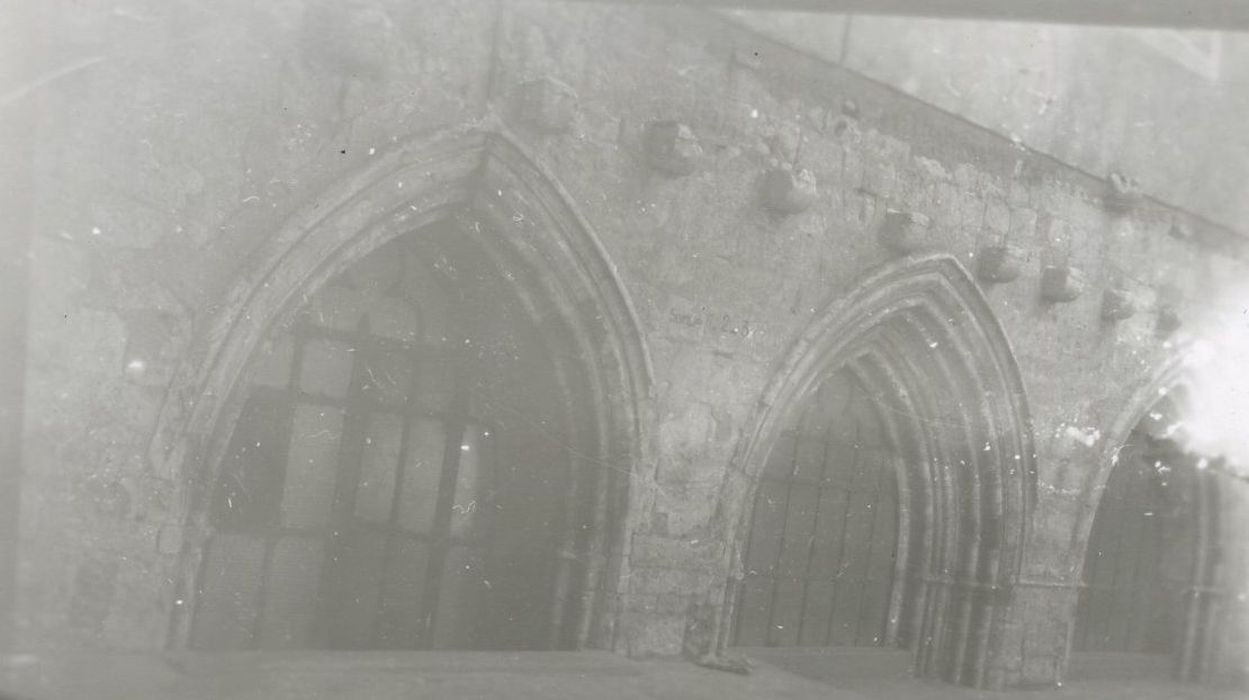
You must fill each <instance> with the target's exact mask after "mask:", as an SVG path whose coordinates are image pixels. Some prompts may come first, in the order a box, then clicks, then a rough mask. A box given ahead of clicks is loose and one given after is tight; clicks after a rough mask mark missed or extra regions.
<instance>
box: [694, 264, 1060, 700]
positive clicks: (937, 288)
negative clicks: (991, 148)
mask: <svg viewBox="0 0 1249 700" xmlns="http://www.w3.org/2000/svg"><path fill="white" fill-rule="evenodd" d="M843 367H845V368H848V369H850V370H851V371H852V372H855V373H857V374H860V375H861V376H863V377H864V378H865V379H866V382H865V383H867V384H868V385H869V387H871V388H872V389H873V390H874V391H880V392H881V393H882V396H881V404H880V405H881V407H882V409H883V410H885V411H886V412H893V413H895V414H896V415H895V416H894V417H893V418H892V419H890V418H889V417H886V418H887V422H889V423H891V424H893V425H894V426H896V427H895V428H894V429H892V430H891V433H894V434H897V435H898V442H899V444H898V445H896V446H895V447H896V448H897V449H898V450H899V452H900V454H901V456H902V460H901V461H902V462H903V463H904V464H903V465H902V467H901V472H902V473H901V474H900V475H899V476H900V479H899V488H900V494H903V495H904V496H905V498H906V499H907V500H908V501H909V502H910V505H909V506H908V505H907V504H903V505H902V507H903V509H908V508H909V512H906V513H903V518H904V519H903V522H904V523H905V522H907V519H909V520H910V521H911V522H913V523H914V524H913V525H912V526H910V527H906V528H902V527H900V528H899V543H898V552H899V553H900V555H902V556H905V557H906V558H908V559H909V560H910V561H908V562H901V561H899V562H898V572H899V575H900V576H903V577H904V578H905V579H906V582H905V583H903V584H902V585H903V586H905V589H904V590H905V593H904V594H902V595H895V596H894V600H895V601H896V602H895V603H894V607H893V608H891V612H890V617H891V618H896V617H898V616H901V617H903V618H905V619H904V620H903V622H902V623H901V627H902V628H904V629H906V628H908V624H909V625H910V626H909V629H910V632H909V633H907V634H906V635H905V636H906V637H908V638H909V645H910V646H911V647H912V648H913V649H914V651H915V668H916V671H917V672H918V673H920V674H922V675H926V676H933V677H939V678H943V679H945V680H948V681H952V682H957V683H962V684H965V685H972V686H988V687H1002V686H1004V685H1007V684H1009V683H1011V682H1013V679H1014V678H1016V677H1017V671H1018V669H1017V668H1016V664H1017V663H1018V660H1017V659H1013V658H1012V657H1011V656H1010V655H1009V654H1007V653H1003V652H1002V650H1003V649H1004V648H1006V647H1007V646H1013V648H1015V649H1018V646H1019V645H1018V640H1017V639H1013V638H1012V639H1009V640H1008V639H1007V637H1008V636H1011V635H1013V634H1016V633H1015V632H1011V631H1009V630H1010V626H1008V625H1006V624H1005V622H1006V620H1007V618H1008V617H1009V616H1010V614H1011V612H1012V611H1011V605H1012V602H1013V593H1014V590H1013V587H1014V583H1015V582H1016V580H1017V579H1018V574H1019V571H1020V565H1021V562H1022V555H1023V544H1024V540H1025V536H1026V530H1027V524H1028V522H1029V520H1030V516H1031V509H1032V505H1033V503H1034V502H1035V490H1036V470H1035V456H1036V455H1035V449H1034V445H1033V436H1032V426H1031V420H1030V417H1029V412H1028V400H1027V395H1026V392H1025V388H1024V384H1023V380H1022V377H1021V375H1020V372H1019V367H1018V365H1017V363H1016V360H1015V356H1014V353H1013V351H1012V348H1011V346H1010V343H1009V341H1008V339H1007V337H1006V334H1005V332H1004V331H1003V329H1002V327H1001V325H1000V323H999V322H998V320H997V318H996V316H995V315H994V314H993V312H992V310H991V308H990V307H989V305H988V303H987V301H986V300H985V298H984V296H983V294H982V293H981V292H980V290H979V289H978V287H977V286H976V284H975V282H974V281H973V279H972V278H971V276H970V275H969V274H968V273H967V271H966V270H965V269H964V268H963V267H962V265H961V264H960V263H959V262H958V261H957V260H956V259H955V258H953V257H952V256H948V255H932V256H924V257H912V258H907V259H904V260H899V261H894V262H891V263H889V264H887V265H885V266H883V267H882V268H879V269H878V270H876V271H874V272H872V273H870V274H869V275H867V276H866V277H865V278H863V279H862V280H860V281H859V282H858V283H857V284H856V285H854V286H853V288H852V291H851V292H850V293H849V294H847V295H845V296H844V297H842V298H840V299H838V300H835V301H832V302H831V303H829V304H828V305H827V306H826V307H825V308H824V309H823V310H822V311H820V312H819V313H817V314H816V316H815V318H814V320H813V321H812V322H811V323H810V324H809V325H808V326H807V327H806V328H805V329H804V330H803V331H802V332H801V334H800V335H799V336H798V337H797V338H796V339H795V340H794V342H793V343H792V345H791V347H790V349H789V351H788V352H787V353H786V354H785V356H784V358H783V360H782V361H781V362H780V363H779V365H778V366H777V368H776V369H775V371H774V373H773V379H772V380H771V382H770V383H769V385H768V387H767V388H766V389H765V391H764V393H763V395H762V396H761V397H760V400H759V402H758V404H757V406H756V409H755V412H754V416H753V417H752V419H751V422H750V423H749V424H750V425H751V426H752V428H751V432H750V433H748V434H747V435H746V436H745V437H744V438H743V440H742V441H741V442H740V443H739V445H738V448H737V451H736V452H735V454H734V457H733V461H732V464H731V465H730V469H729V472H728V475H727V477H726V480H725V484H724V487H723V493H722V497H721V500H720V511H719V512H718V513H717V518H718V519H719V522H720V526H721V527H723V528H724V530H723V531H724V532H726V533H728V534H727V535H726V538H727V540H728V542H729V546H728V547H727V548H726V557H727V559H728V561H726V563H725V566H726V569H727V570H728V571H730V572H733V574H732V578H733V579H734V580H740V577H741V567H742V562H741V556H742V549H743V546H744V542H745V541H746V539H747V537H748V530H749V527H750V521H751V512H752V509H753V504H754V497H755V491H756V485H757V483H758V477H759V474H760V472H761V470H762V468H763V466H764V464H765V463H766V461H767V457H768V453H769V452H770V451H771V449H772V446H773V444H774V443H775V442H776V440H777V438H778V437H779V435H780V433H781V431H782V430H783V429H784V428H785V426H786V425H788V424H789V423H790V422H791V421H792V420H793V418H794V417H795V416H796V415H797V413H798V412H799V411H801V410H802V407H803V405H804V403H805V401H806V399H807V398H808V397H809V396H810V395H811V394H812V393H813V392H814V391H815V390H816V389H818V387H819V385H820V384H821V382H822V381H823V380H824V379H825V378H826V377H827V376H828V375H829V374H831V373H832V372H834V371H836V370H838V369H840V368H843ZM883 394H888V396H884V395H883ZM907 530H912V531H913V532H916V533H918V534H917V535H916V536H908V534H907V532H906V531H907ZM734 588H735V586H733V585H730V586H729V587H727V590H728V591H729V592H728V593H726V600H725V604H724V605H723V607H722V612H721V615H720V619H719V622H718V630H717V643H718V645H719V646H720V647H723V646H725V645H727V644H728V643H729V641H730V634H731V632H730V628H731V623H732V619H733V616H734V613H735V611H734V610H733V607H734V600H733V596H732V594H731V590H732V589H734ZM892 624H895V625H897V624H898V623H897V622H896V620H895V622H894V623H892Z"/></svg>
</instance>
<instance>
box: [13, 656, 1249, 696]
mask: <svg viewBox="0 0 1249 700" xmlns="http://www.w3.org/2000/svg"><path fill="white" fill-rule="evenodd" d="M748 653H749V654H750V656H751V657H752V658H753V659H754V660H755V669H754V672H753V673H751V674H750V675H747V676H741V675H736V674H731V673H725V672H720V671H711V670H707V669H703V668H699V667H697V666H694V665H692V664H688V663H682V662H676V661H642V662H638V661H630V660H628V659H626V658H624V657H621V656H617V655H613V654H609V653H606V652H579V653H563V652H526V653H519V654H513V653H494V652H419V653H402V652H329V653H322V652H289V653H288V652H276V653H275V652H266V653H264V654H256V653H229V654H166V655H159V656H154V655H94V656H61V657H56V658H37V657H33V656H26V657H9V658H8V659H7V660H5V661H4V663H3V669H2V670H0V693H2V694H0V697H3V698H5V699H6V700H8V699H9V698H12V699H14V700H20V699H27V698H29V699H30V700H61V699H66V700H69V699H75V700H76V699H78V698H92V699H99V700H147V699H148V698H151V699H156V698H160V699H162V700H163V699H166V698H169V699H176V700H201V699H203V700H209V699H211V700H244V699H247V700H252V699H256V700H259V699H261V698H264V699H269V698H272V699H275V700H280V699H286V698H299V699H300V700H317V699H321V698H324V699H327V700H328V699H329V698H335V699H338V698H367V699H368V700H389V699H391V698H394V699H398V698H404V699H405V700H408V699H411V698H431V699H442V698H446V699H448V700H450V699H454V700H471V699H477V698H491V699H493V698H506V699H508V700H530V699H534V700H537V699H538V698H541V699H542V700H548V699H552V698H561V699H562V698H570V699H571V698H591V699H593V700H617V699H619V700H626V699H629V700H634V699H639V698H640V699H645V698H690V699H692V700H704V699H705V700H738V699H741V700H747V699H749V700H762V699H770V698H778V699H788V700H797V699H804V698H813V699H814V698H820V699H821V700H829V699H835V700H867V699H870V698H890V699H894V698H917V699H924V700H945V699H947V698H948V699H950V700H968V699H971V698H981V697H983V698H1009V697H1011V696H1014V697H1030V698H1031V697H1035V698H1041V697H1047V698H1055V700H1073V699H1089V700H1092V699H1094V698H1096V699H1098V700H1102V699H1104V700H1116V699H1118V698H1124V699H1125V700H1126V699H1127V698H1132V699H1134V700H1136V699H1140V700H1152V699H1154V698H1157V699H1158V700H1162V699H1163V698H1167V699H1170V698H1193V699H1196V698H1218V699H1220V700H1222V699H1224V698H1243V697H1245V696H1243V695H1233V694H1227V693H1217V692H1214V691H1211V690H1209V689H1203V688H1199V687H1194V686H1182V685H1177V684H1172V683H1169V682H1167V681H1166V680H1165V678H1161V679H1160V678H1156V677H1152V676H1150V675H1149V674H1145V675H1140V674H1137V675H1136V676H1135V677H1133V678H1129V679H1127V680H1124V679H1122V678H1118V679H1116V678H1109V677H1101V678H1098V677H1095V676H1096V675H1097V674H1096V673H1094V674H1091V676H1090V677H1088V678H1086V679H1085V680H1082V681H1073V682H1071V683H1068V684H1067V685H1066V686H1065V687H1063V688H1061V689H1059V690H1056V691H1048V692H1038V691H1018V692H1016V693H1010V694H1005V695H1003V694H998V693H987V692H986V693H978V692H975V691H969V690H964V689H958V688H952V687H949V686H944V685H940V684H934V683H927V682H922V681H917V680H915V679H912V678H910V677H909V675H908V674H907V673H906V657H905V655H899V654H898V653H896V652H878V651H877V652H845V651H840V652H839V651H830V650H816V651H809V650H787V651H784V652H778V650H751V651H749V652H748ZM1090 668H1092V669H1100V670H1101V672H1102V675H1103V676H1107V675H1109V676H1117V675H1119V672H1118V671H1114V672H1112V671H1111V670H1110V669H1112V668H1114V664H1105V663H1101V662H1100V661H1098V662H1095V663H1093V664H1091V665H1090ZM786 669H789V670H786ZM1121 670H1122V669H1121ZM790 671H793V672H792V673H791V672H790ZM1154 675H1156V674H1154Z"/></svg>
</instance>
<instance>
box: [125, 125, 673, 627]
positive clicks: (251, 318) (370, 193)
mask: <svg viewBox="0 0 1249 700" xmlns="http://www.w3.org/2000/svg"><path fill="white" fill-rule="evenodd" d="M569 202H570V199H569V198H568V196H567V194H566V193H565V192H564V191H563V190H562V188H561V187H560V186H559V184H558V183H557V182H556V181H555V180H553V179H552V178H551V177H549V176H548V175H546V174H545V172H544V171H543V169H542V168H541V166H540V165H539V164H538V163H537V162H536V161H535V159H534V158H532V157H531V156H530V155H528V154H527V153H525V152H524V151H523V150H522V148H521V147H520V146H518V145H517V144H516V143H515V142H514V141H513V140H512V139H511V138H509V137H508V136H507V135H506V134H503V133H497V132H485V131H480V130H475V129H467V128H457V129H452V130H448V131H441V132H437V133H432V134H425V135H421V136H419V137H414V138H413V139H411V140H410V141H408V142H405V143H401V144H399V145H397V146H396V147H394V148H393V149H391V150H389V151H387V152H384V153H380V154H379V155H378V156H377V158H376V159H374V160H373V161H371V162H370V163H369V165H368V166H367V167H365V168H363V169H362V170H360V171H359V172H357V173H354V174H352V175H350V176H348V177H346V178H344V179H343V180H342V181H340V182H339V183H338V184H337V185H336V186H334V187H332V188H330V189H329V190H327V191H324V192H322V193H321V194H319V195H318V196H316V197H315V198H314V199H313V201H311V202H309V203H308V204H307V205H306V206H305V207H304V208H303V209H302V210H301V211H300V212H298V213H297V214H296V215H294V216H293V217H291V218H290V219H289V220H288V221H287V222H286V224H285V225H283V226H282V227H281V228H280V229H279V230H277V231H275V232H273V233H272V234H271V235H270V236H269V237H268V238H267V239H266V241H265V242H264V244H263V245H261V246H260V247H259V249H258V251H257V253H256V254H255V255H253V256H252V258H251V259H250V260H249V262H248V263H247V264H246V265H245V267H244V271H243V272H242V273H241V274H240V275H239V277H238V278H237V280H236V281H235V283H234V284H233V286H232V287H231V288H230V289H229V290H228V292H227V293H226V294H225V296H224V300H223V302H222V303H221V304H220V305H219V306H217V307H216V309H215V311H214V312H213V313H212V314H211V315H210V316H208V317H206V318H204V319H202V324H201V325H202V331H201V332H199V333H198V334H197V336H196V340H195V341H194V342H193V344H192V346H191V348H190V350H189V351H188V353H187V355H186V356H185V358H184V360H183V362H182V364H181V366H180V367H179V369H178V370H177V372H176V374H175V379H174V381H173V382H172V384H171V389H170V391H169V393H168V395H167V399H166V402H165V404H164V406H163V408H162V411H161V414H160V415H159V417H158V420H157V426H156V430H155V433H154V436H153V440H152V445H151V447H150V450H149V457H150V460H151V462H152V463H153V464H154V465H155V466H156V468H157V469H158V470H160V471H161V472H162V473H164V474H165V475H167V476H168V477H170V478H173V479H176V480H178V481H179V482H181V483H186V484H189V486H188V487H187V490H188V493H187V494H186V496H185V498H183V501H184V503H185V504H186V506H185V513H184V516H185V523H184V527H183V529H184V533H185V534H184V537H183V545H182V552H181V564H180V567H181V569H180V576H179V581H178V582H177V586H178V589H177V591H176V592H175V595H174V598H176V600H177V603H173V601H171V615H170V627H169V633H168V636H167V642H166V643H167V645H168V646H170V647H175V648H176V647H182V646H185V645H187V644H188V643H189V642H190V640H191V636H192V633H191V628H192V618H193V612H192V611H193V610H194V609H195V606H196V597H197V593H198V590H197V584H196V581H197V576H198V572H199V571H200V569H201V567H202V564H203V561H204V556H205V555H204V548H205V544H206V542H207V541H208V539H209V538H210V536H211V534H212V532H213V530H214V522H213V518H212V515H211V513H210V510H211V508H210V507H209V506H210V503H211V500H212V494H213V492H214V488H215V484H216V482H217V479H218V477H219V475H220V468H221V465H222V463H223V460H224V459H225V457H226V456H227V452H228V450H229V449H230V442H231V433H232V431H233V430H234V426H235V424H236V423H237V421H238V420H239V417H240V415H241V414H242V413H243V411H244V406H245V404H246V400H247V396H246V395H247V391H246V386H245V385H246V379H247V377H248V376H249V372H251V371H252V370H251V367H252V364H253V362H254V361H255V360H256V358H257V357H258V354H259V353H260V348H261V347H262V346H263V344H264V341H265V338H266V336H267V335H268V334H269V333H270V331H271V329H274V328H277V327H281V326H283V325H285V324H288V323H289V322H290V321H291V319H293V318H295V317H296V315H297V314H298V313H299V312H300V310H301V308H302V307H303V306H304V305H305V304H306V303H307V301H308V299H309V298H311V297H312V296H314V294H315V292H316V291H317V290H319V289H321V288H323V287H324V286H325V285H326V284H327V283H329V282H330V281H331V280H334V279H336V278H340V277H341V276H342V275H343V274H344V273H345V272H346V271H348V270H350V269H351V268H352V267H353V266H354V265H357V264H358V263H360V261H362V260H364V259H366V258H367V257H368V256H369V255H370V254H371V253H373V252H374V251H377V250H379V249H381V248H382V247H383V246H385V245H387V244H388V243H390V242H393V241H395V240H396V239H398V238H400V237H402V236H412V235H417V236H419V235H421V232H422V231H425V230H428V229H430V228H431V227H437V226H450V227H453V228H454V229H456V232H457V235H458V236H459V237H460V238H462V239H463V240H465V241H467V242H469V244H471V245H473V246H475V247H476V249H477V250H478V251H479V252H480V253H481V254H482V255H483V256H484V257H485V259H486V260H487V262H486V263H484V264H486V265H489V266H493V267H494V269H496V270H499V271H501V275H500V277H501V279H502V280H504V281H503V282H501V284H504V285H505V286H506V287H507V288H508V290H509V293H510V294H511V295H513V296H514V297H515V301H516V303H517V304H518V305H519V307H520V308H522V309H524V310H525V311H526V312H527V316H528V322H530V323H531V324H532V326H533V327H534V328H535V329H537V331H538V332H539V333H540V334H541V336H542V337H543V338H544V340H543V342H544V343H546V344H547V347H548V350H550V352H549V355H550V358H551V362H552V363H553V365H554V369H553V372H554V376H555V377H556V378H555V379H554V383H555V384H556V385H557V386H556V389H555V391H557V392H559V393H561V395H562V396H564V397H565V398H566V399H567V400H568V401H570V402H573V403H575V407H574V408H571V409H569V410H567V411H565V414H566V417H567V419H568V420H569V421H578V423H577V425H576V426H575V430H577V431H578V435H579V436H580V437H579V440H580V442H578V444H577V445H575V449H570V450H569V453H570V454H572V455H574V456H573V457H572V459H573V461H574V462H575V468H574V472H573V473H574V475H575V476H574V478H573V480H572V483H571V484H568V485H567V494H568V499H567V500H568V504H569V511H568V512H567V513H564V514H563V515H562V516H561V517H562V518H563V519H564V521H565V522H564V525H565V530H566V533H565V536H564V540H563V542H562V544H561V545H560V546H559V547H558V548H557V549H558V552H557V555H556V559H557V561H556V563H554V564H553V568H554V569H556V573H554V574H553V575H552V578H553V581H554V583H553V584H552V588H553V590H552V591H551V596H552V597H553V598H554V599H557V600H559V601H561V605H558V606H555V608H556V612H555V613H553V618H554V619H553V620H552V621H551V626H552V629H553V630H554V632H553V633H552V634H553V635H554V638H557V639H558V640H560V641H558V642H557V643H556V644H555V646H574V647H576V646H598V647H607V646H610V643H611V637H612V634H613V630H614V624H615V620H614V617H613V613H612V610H613V609H614V608H613V598H614V596H615V593H616V582H617V581H618V580H620V578H621V576H623V575H624V573H625V567H626V562H627V560H628V553H627V546H628V542H629V537H628V536H627V535H626V533H627V531H628V529H629V527H630V523H629V522H627V516H628V513H629V512H630V508H629V507H628V506H629V504H628V501H629V499H630V497H631V494H632V492H631V490H630V488H629V480H630V478H631V474H632V469H633V468H634V465H636V464H638V463H639V462H641V461H643V460H644V455H643V452H644V451H645V450H646V449H647V448H646V444H647V443H646V441H645V440H644V439H643V436H642V426H643V424H644V415H643V414H644V411H645V410H646V408H645V407H646V400H647V397H648V395H649V391H650V388H649V387H650V383H651V371H650V366H649V359H648V357H647V354H646V350H645V348H644V346H643V343H642V337H641V334H640V332H639V331H638V326H637V322H636V318H635V314H634V311H633V309H632V306H631V303H630V301H629V299H628V298H627V296H626V295H625V293H624V292H623V289H622V287H621V285H620V283H619V280H618V279H617V277H616V273H615V268H614V266H613V265H612V264H611V262H610V261H609V260H608V259H607V257H606V255H605V253H604V251H603V248H602V246H601V244H600V243H599V242H598V240H597V238H596V237H595V235H594V233H593V232H592V230H591V229H590V227H589V225H588V224H587V223H586V221H585V220H584V219H583V218H582V217H581V216H580V215H579V214H578V213H577V212H576V211H575V209H574V208H573V207H572V205H571V204H570V203H569ZM570 405H571V404H570Z"/></svg>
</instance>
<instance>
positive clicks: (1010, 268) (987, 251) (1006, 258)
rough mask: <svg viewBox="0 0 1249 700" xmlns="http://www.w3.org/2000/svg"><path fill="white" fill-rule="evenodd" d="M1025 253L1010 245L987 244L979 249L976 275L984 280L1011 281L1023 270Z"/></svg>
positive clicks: (998, 282) (997, 282)
mask: <svg viewBox="0 0 1249 700" xmlns="http://www.w3.org/2000/svg"><path fill="white" fill-rule="evenodd" d="M1026 259H1027V253H1026V252H1024V250H1023V249H1022V248H1019V247H1017V246H1012V245H999V246H989V247H987V248H984V249H982V250H981V251H980V265H979V267H978V268H977V271H976V272H977V276H978V277H979V278H980V279H981V281H984V282H991V283H993V284H1001V283H1004V282H1012V281H1014V280H1015V279H1017V278H1018V277H1019V275H1020V273H1022V272H1023V265H1024V261H1025V260H1026Z"/></svg>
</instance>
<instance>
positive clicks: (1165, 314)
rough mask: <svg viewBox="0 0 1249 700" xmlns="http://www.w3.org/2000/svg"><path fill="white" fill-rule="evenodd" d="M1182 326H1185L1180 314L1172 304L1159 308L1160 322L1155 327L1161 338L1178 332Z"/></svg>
mask: <svg viewBox="0 0 1249 700" xmlns="http://www.w3.org/2000/svg"><path fill="white" fill-rule="evenodd" d="M1182 325H1184V323H1183V321H1181V320H1180V312H1179V310H1178V309H1176V308H1175V307H1174V306H1171V305H1170V304H1164V305H1163V306H1161V307H1159V309H1158V321H1157V325H1156V326H1155V328H1156V329H1157V331H1158V335H1159V336H1161V337H1164V338H1165V337H1167V336H1169V335H1171V334H1172V333H1175V332H1176V331H1178V330H1179V329H1180V326H1182Z"/></svg>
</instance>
